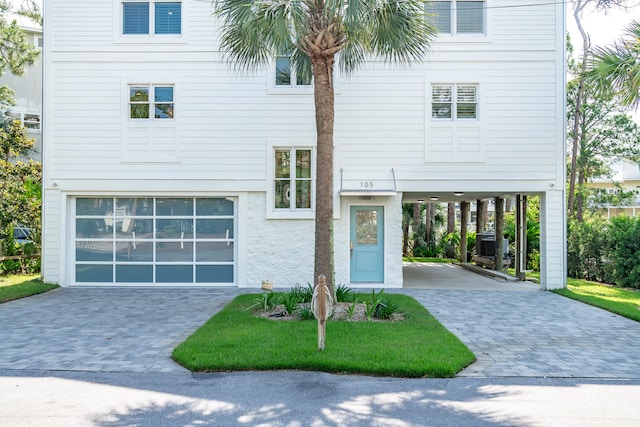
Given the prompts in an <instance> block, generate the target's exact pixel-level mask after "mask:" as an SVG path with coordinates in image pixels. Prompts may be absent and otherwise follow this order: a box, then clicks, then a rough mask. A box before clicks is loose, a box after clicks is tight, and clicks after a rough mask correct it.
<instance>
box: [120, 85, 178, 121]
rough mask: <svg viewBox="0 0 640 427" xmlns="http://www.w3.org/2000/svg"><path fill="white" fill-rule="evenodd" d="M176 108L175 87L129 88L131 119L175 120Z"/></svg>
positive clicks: (133, 86)
mask: <svg viewBox="0 0 640 427" xmlns="http://www.w3.org/2000/svg"><path fill="white" fill-rule="evenodd" d="M174 107H175V102H174V97H173V86H166V85H131V86H129V118H130V119H133V120H142V119H160V120H161V119H173V114H174Z"/></svg>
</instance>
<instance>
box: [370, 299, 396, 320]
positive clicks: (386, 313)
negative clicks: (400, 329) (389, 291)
mask: <svg viewBox="0 0 640 427" xmlns="http://www.w3.org/2000/svg"><path fill="white" fill-rule="evenodd" d="M396 311H398V305H397V304H396V303H395V302H393V301H392V300H391V299H389V298H386V297H385V298H382V299H381V300H380V302H379V303H378V306H377V307H376V310H375V312H374V315H375V317H377V318H378V319H390V318H391V316H393V314H394V313H395V312H396Z"/></svg>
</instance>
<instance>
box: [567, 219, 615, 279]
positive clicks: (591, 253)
mask: <svg viewBox="0 0 640 427" xmlns="http://www.w3.org/2000/svg"><path fill="white" fill-rule="evenodd" d="M567 228H568V233H567V274H568V275H569V277H574V278H576V279H587V280H594V281H605V282H606V281H610V280H611V277H610V276H611V274H610V272H609V271H608V270H609V267H608V266H607V265H606V263H605V259H606V258H607V255H606V252H607V246H608V243H607V241H608V239H609V238H608V236H607V233H608V231H607V229H608V223H607V221H606V219H604V218H603V217H601V216H599V215H585V217H584V220H583V221H582V222H578V221H576V220H575V219H570V220H569V223H568V227H567Z"/></svg>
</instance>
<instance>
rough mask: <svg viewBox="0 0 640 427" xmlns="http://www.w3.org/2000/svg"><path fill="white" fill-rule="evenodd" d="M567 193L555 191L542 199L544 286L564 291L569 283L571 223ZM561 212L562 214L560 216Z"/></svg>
mask: <svg viewBox="0 0 640 427" xmlns="http://www.w3.org/2000/svg"><path fill="white" fill-rule="evenodd" d="M564 208H565V203H564V191H562V190H551V191H547V192H545V193H543V194H541V196H540V253H541V254H542V253H545V254H546V256H544V257H543V256H541V257H540V287H541V288H542V289H545V290H551V289H561V288H564V287H566V283H567V252H566V250H565V249H564V248H565V244H566V241H567V221H566V218H565V215H564V212H565V209H564ZM559 212H560V213H561V214H560V215H558V213H559Z"/></svg>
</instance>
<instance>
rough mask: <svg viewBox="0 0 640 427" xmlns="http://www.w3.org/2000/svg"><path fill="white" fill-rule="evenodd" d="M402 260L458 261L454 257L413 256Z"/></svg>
mask: <svg viewBox="0 0 640 427" xmlns="http://www.w3.org/2000/svg"><path fill="white" fill-rule="evenodd" d="M402 260H403V261H406V262H444V263H454V262H458V260H457V259H452V258H437V257H413V256H405V257H402Z"/></svg>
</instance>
